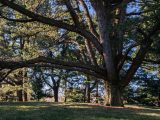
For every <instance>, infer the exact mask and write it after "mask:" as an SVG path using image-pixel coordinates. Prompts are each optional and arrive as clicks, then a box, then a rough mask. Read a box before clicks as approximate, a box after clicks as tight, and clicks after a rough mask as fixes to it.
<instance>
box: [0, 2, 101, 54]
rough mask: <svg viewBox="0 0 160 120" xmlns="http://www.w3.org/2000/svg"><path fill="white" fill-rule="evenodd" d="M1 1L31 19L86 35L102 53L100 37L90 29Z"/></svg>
mask: <svg viewBox="0 0 160 120" xmlns="http://www.w3.org/2000/svg"><path fill="white" fill-rule="evenodd" d="M0 3H1V4H3V5H5V6H8V7H10V8H12V9H14V10H16V11H18V12H20V13H21V14H24V15H26V16H28V17H30V18H31V19H34V20H35V21H38V22H41V23H44V24H47V25H50V26H55V27H58V28H63V29H66V30H69V31H71V32H76V33H78V34H80V35H82V36H83V37H85V38H86V39H88V40H90V41H91V42H92V43H93V45H94V47H95V48H97V50H98V51H99V52H100V53H101V54H102V46H101V44H100V43H99V41H98V39H97V38H96V37H95V36H94V35H93V34H92V33H90V32H89V31H86V30H84V29H82V28H78V27H76V26H74V25H70V24H67V23H65V22H63V21H61V20H55V19H53V18H48V17H45V16H41V15H39V14H36V13H34V12H31V11H29V10H27V9H25V8H24V7H22V6H20V5H18V4H15V3H13V2H11V1H9V0H0Z"/></svg>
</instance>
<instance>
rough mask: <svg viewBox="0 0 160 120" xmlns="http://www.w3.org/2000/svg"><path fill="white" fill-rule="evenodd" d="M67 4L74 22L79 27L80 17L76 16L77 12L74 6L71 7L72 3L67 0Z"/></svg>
mask: <svg viewBox="0 0 160 120" xmlns="http://www.w3.org/2000/svg"><path fill="white" fill-rule="evenodd" d="M65 4H66V6H67V8H68V11H69V13H70V15H71V17H72V19H73V21H74V24H75V26H79V19H78V15H77V14H76V12H75V11H74V9H73V7H72V5H71V1H70V0H65Z"/></svg>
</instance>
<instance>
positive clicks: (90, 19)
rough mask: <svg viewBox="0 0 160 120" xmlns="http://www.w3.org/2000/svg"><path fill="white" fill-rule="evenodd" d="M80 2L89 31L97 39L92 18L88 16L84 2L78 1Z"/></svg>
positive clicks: (82, 0)
mask: <svg viewBox="0 0 160 120" xmlns="http://www.w3.org/2000/svg"><path fill="white" fill-rule="evenodd" d="M80 2H81V4H82V6H83V8H84V13H85V16H86V18H87V22H88V26H89V29H90V30H91V32H92V33H93V34H94V35H95V36H96V37H97V38H98V39H99V35H98V33H97V31H96V30H95V27H94V24H93V21H92V18H91V16H90V14H89V10H88V7H87V5H86V3H85V2H84V0H80Z"/></svg>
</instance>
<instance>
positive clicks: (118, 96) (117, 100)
mask: <svg viewBox="0 0 160 120" xmlns="http://www.w3.org/2000/svg"><path fill="white" fill-rule="evenodd" d="M122 94H123V90H121V89H120V87H119V86H118V85H112V84H111V83H109V82H108V81H105V102H104V104H105V105H111V106H123V98H122Z"/></svg>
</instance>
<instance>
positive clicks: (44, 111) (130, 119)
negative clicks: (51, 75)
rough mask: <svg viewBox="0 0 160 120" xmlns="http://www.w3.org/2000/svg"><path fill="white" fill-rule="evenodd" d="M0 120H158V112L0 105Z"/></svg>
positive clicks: (132, 108) (74, 105) (87, 106)
mask: <svg viewBox="0 0 160 120" xmlns="http://www.w3.org/2000/svg"><path fill="white" fill-rule="evenodd" d="M0 120H160V110H159V109H154V108H143V107H139V106H126V107H125V108H115V107H113V108H111V107H104V106H100V105H99V106H98V105H93V104H80V103H41V102H24V103H22V102H13V103H0Z"/></svg>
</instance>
